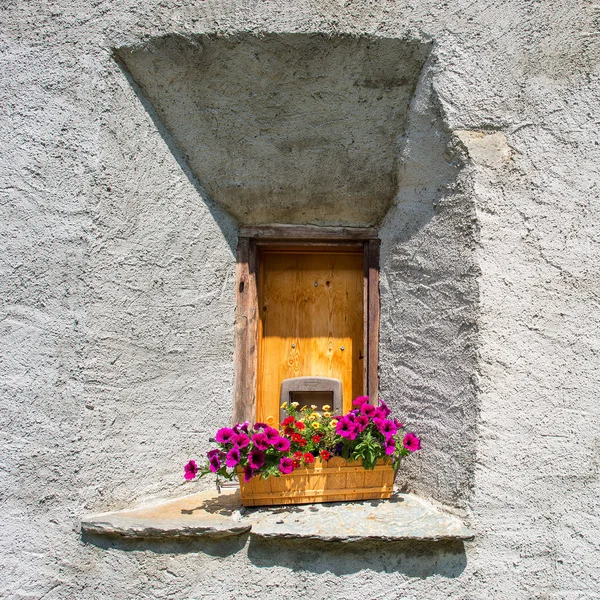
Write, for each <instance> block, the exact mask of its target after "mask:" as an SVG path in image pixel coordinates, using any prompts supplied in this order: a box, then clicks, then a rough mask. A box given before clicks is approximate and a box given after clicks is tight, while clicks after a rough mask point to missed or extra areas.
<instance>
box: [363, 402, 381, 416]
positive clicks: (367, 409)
mask: <svg viewBox="0 0 600 600" xmlns="http://www.w3.org/2000/svg"><path fill="white" fill-rule="evenodd" d="M360 412H361V413H362V414H363V415H364V416H365V417H367V418H368V419H370V418H372V417H373V415H374V414H375V413H376V412H377V409H376V408H375V407H374V406H373V405H372V404H367V403H366V402H365V404H363V405H362V406H361V407H360Z"/></svg>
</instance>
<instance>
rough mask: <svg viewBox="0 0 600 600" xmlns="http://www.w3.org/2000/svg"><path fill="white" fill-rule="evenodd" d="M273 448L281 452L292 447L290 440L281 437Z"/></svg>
mask: <svg viewBox="0 0 600 600" xmlns="http://www.w3.org/2000/svg"><path fill="white" fill-rule="evenodd" d="M273 448H275V450H277V451H279V452H287V451H288V450H289V449H290V440H288V439H286V438H284V437H280V438H279V439H278V440H277V441H276V442H275V443H274V444H273Z"/></svg>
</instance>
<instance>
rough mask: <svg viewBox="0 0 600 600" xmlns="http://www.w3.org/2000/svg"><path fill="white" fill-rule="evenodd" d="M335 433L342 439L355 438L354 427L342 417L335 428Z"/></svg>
mask: <svg viewBox="0 0 600 600" xmlns="http://www.w3.org/2000/svg"><path fill="white" fill-rule="evenodd" d="M335 432H336V433H337V434H338V435H341V436H342V437H345V438H348V439H349V440H353V439H355V438H356V426H355V425H354V423H352V422H351V421H349V420H348V419H346V417H342V418H341V419H340V420H339V421H338V423H337V425H336V426H335Z"/></svg>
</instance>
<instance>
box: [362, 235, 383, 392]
mask: <svg viewBox="0 0 600 600" xmlns="http://www.w3.org/2000/svg"><path fill="white" fill-rule="evenodd" d="M365 246H368V251H367V252H365V255H368V265H369V303H368V306H367V307H365V309H366V310H367V311H368V313H369V326H368V327H369V332H368V344H369V348H368V359H369V360H368V372H369V374H368V390H369V394H368V395H369V399H370V401H371V404H379V317H380V314H379V310H380V309H379V246H380V241H379V240H369V241H368V242H366V244H365Z"/></svg>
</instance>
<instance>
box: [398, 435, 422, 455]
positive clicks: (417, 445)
mask: <svg viewBox="0 0 600 600" xmlns="http://www.w3.org/2000/svg"><path fill="white" fill-rule="evenodd" d="M402 444H403V445H404V447H405V448H406V449H407V450H410V451H411V452H416V451H417V450H420V449H421V440H420V439H419V438H418V437H417V436H416V435H415V434H414V433H407V434H406V435H405V436H404V440H402Z"/></svg>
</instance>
